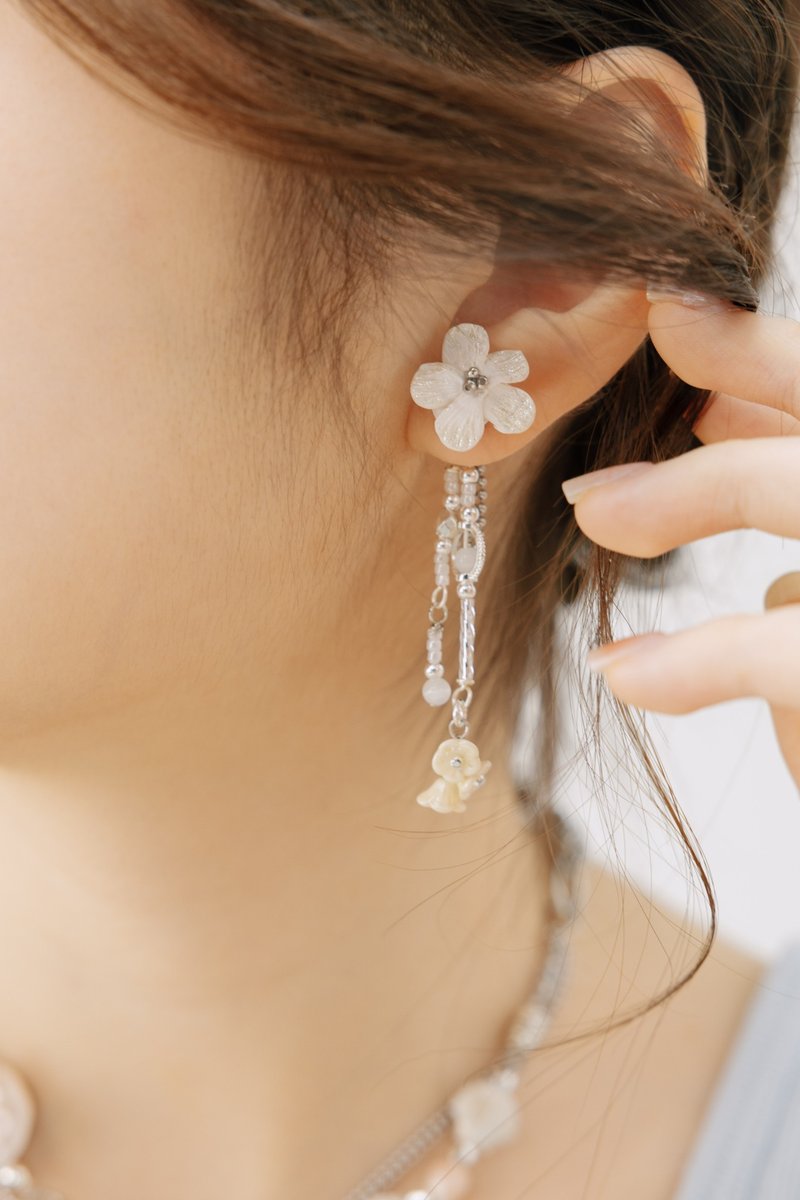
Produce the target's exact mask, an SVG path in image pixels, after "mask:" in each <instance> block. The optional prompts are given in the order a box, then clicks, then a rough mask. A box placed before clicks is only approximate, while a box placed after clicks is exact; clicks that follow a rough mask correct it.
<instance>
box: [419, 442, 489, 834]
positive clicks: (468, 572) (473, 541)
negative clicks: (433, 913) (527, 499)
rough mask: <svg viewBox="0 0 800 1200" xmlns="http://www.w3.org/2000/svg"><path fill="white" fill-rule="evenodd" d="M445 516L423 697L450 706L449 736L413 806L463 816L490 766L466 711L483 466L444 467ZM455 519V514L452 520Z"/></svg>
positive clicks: (481, 551)
mask: <svg viewBox="0 0 800 1200" xmlns="http://www.w3.org/2000/svg"><path fill="white" fill-rule="evenodd" d="M444 488H445V498H444V507H445V513H446V515H445V517H444V519H443V520H442V521H441V522H440V523H439V525H438V526H437V529H436V534H437V541H436V549H435V551H434V589H433V595H432V597H431V605H430V608H429V609H428V620H429V622H430V624H429V626H428V640H427V650H428V663H427V666H426V668H425V682H424V684H423V685H422V695H423V697H424V699H425V700H426V701H427V703H428V704H430V705H432V706H434V707H439V706H441V705H444V704H447V702H448V700H450V701H452V706H453V707H452V718H451V721H450V724H449V726H448V733H449V734H450V736H449V737H448V738H445V740H444V741H443V742H442V743H441V744H440V745H439V746H438V748H437V750H436V753H435V754H434V756H433V759H432V762H431V765H432V766H433V769H434V771H435V772H436V774H437V775H438V776H439V778H438V779H437V780H436V781H435V782H434V783H432V784H431V786H430V787H429V788H426V790H425V791H424V792H421V793H420V794H419V795H418V796H417V803H418V804H420V805H422V806H423V808H432V809H434V810H435V811H436V812H443V813H447V812H465V811H466V805H465V803H464V801H465V800H466V799H467V797H469V796H471V795H472V793H473V792H475V791H476V790H477V789H478V788H479V787H482V786H483V784H484V783H485V781H486V774H487V772H488V771H489V769H490V767H491V765H492V764H491V763H490V762H488V761H484V760H482V759H481V756H480V751H479V750H478V747H477V746H476V745H475V743H474V742H471V741H468V739H467V733H468V732H469V722H468V716H469V706H470V704H471V703H472V695H473V687H474V685H475V597H476V592H477V588H476V584H477V580H478V576H479V575H480V573H481V571H482V570H483V566H484V563H485V561H486V541H485V537H484V526H485V521H486V515H485V514H486V503H485V502H486V477H485V474H484V468H483V467H466V468H464V467H455V466H453V467H447V469H446V470H445V473H444ZM456 514H458V515H457V516H456ZM451 572H452V574H453V576H454V577H455V581H456V594H457V596H458V598H459V602H460V617H459V639H458V642H459V646H458V677H457V679H456V683H457V687H456V688H455V690H454V691H451V688H450V684H449V683H448V682H447V680H446V679H445V678H444V667H443V665H442V642H443V636H444V625H445V621H446V620H447V611H448V610H447V598H448V586H449V583H450V575H451Z"/></svg>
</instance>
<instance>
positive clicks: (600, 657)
mask: <svg viewBox="0 0 800 1200" xmlns="http://www.w3.org/2000/svg"><path fill="white" fill-rule="evenodd" d="M666 636H667V635H666V634H664V633H642V634H639V635H638V636H637V637H632V638H622V640H621V641H619V642H608V643H607V644H606V645H605V646H593V647H592V649H591V650H590V651H589V653H588V654H587V655H586V665H587V667H588V668H589V670H590V671H603V670H605V668H606V667H607V666H609V665H610V664H611V663H612V662H615V661H616V660H617V659H618V658H626V657H629V656H630V655H633V654H635V653H636V651H637V650H640V649H641V650H647V649H650V648H651V647H653V646H654V645H655V643H656V642H661V641H663V640H664V638H665V637H666Z"/></svg>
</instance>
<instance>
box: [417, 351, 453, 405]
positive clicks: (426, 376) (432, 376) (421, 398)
mask: <svg viewBox="0 0 800 1200" xmlns="http://www.w3.org/2000/svg"><path fill="white" fill-rule="evenodd" d="M463 387H464V376H463V375H462V373H461V372H460V371H455V370H454V369H453V368H452V367H448V366H447V365H446V364H445V363H433V362H431V363H423V364H422V366H421V367H418V368H417V371H416V374H415V375H414V378H413V379H412V380H411V395H412V397H413V398H414V401H415V402H416V403H417V404H419V406H420V407H421V408H443V407H444V406H445V404H449V403H450V401H451V400H455V398H456V396H457V395H458V393H459V392H460V391H461V390H462V389H463Z"/></svg>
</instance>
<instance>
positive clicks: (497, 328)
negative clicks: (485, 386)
mask: <svg viewBox="0 0 800 1200" xmlns="http://www.w3.org/2000/svg"><path fill="white" fill-rule="evenodd" d="M648 311H649V305H648V302H647V299H646V296H645V294H644V291H643V290H640V289H636V288H630V287H627V288H625V287H620V286H618V285H598V286H597V287H596V288H595V289H594V291H593V292H592V293H591V294H590V295H589V296H588V297H587V298H586V299H585V300H583V301H582V302H581V303H580V304H578V305H576V306H575V307H573V308H572V309H570V310H569V311H566V312H563V313H556V312H548V311H544V310H541V309H535V308H527V309H521V310H519V311H517V312H516V313H514V314H513V315H511V316H509V317H507V318H506V319H505V320H503V321H499V322H497V321H494V320H493V319H492V314H491V311H488V310H487V312H486V314H485V318H484V319H485V328H486V331H487V333H488V335H489V338H490V339H491V347H492V349H491V352H490V353H497V354H498V361H509V362H510V361H511V359H512V358H513V359H514V360H515V361H516V360H517V357H518V356H519V359H520V360H521V358H522V356H524V358H525V360H526V362H527V363H528V365H529V373H528V374H526V375H525V376H524V378H523V376H522V374H521V373H518V372H515V376H516V377H515V379H514V380H510V379H508V380H505V379H504V380H502V381H501V383H502V387H501V388H500V389H498V391H499V393H500V394H498V395H497V396H496V397H494V398H493V399H492V400H491V402H490V403H489V405H488V408H489V410H490V411H489V414H488V417H487V414H486V413H485V412H484V410H483V407H482V408H481V411H480V413H479V414H478V415H477V416H476V418H475V424H474V426H473V427H472V435H471V436H470V437H469V439H468V440H469V442H470V443H472V448H471V449H469V450H461V451H457V450H455V449H453V450H451V449H449V448H448V447H447V446H446V445H444V444H443V443H442V441H441V440H440V438H439V436H438V435H437V430H436V426H435V421H434V420H432V419H431V418H432V413H433V412H435V411H436V408H437V407H438V408H439V409H440V410H441V409H442V408H443V407H444V406H446V405H448V404H449V405H452V408H453V409H455V408H456V406H460V407H459V410H458V412H456V413H455V417H454V419H455V418H456V417H457V418H459V420H460V418H461V417H462V416H463V415H464V414H463V413H462V411H461V408H463V407H467V408H469V407H470V403H471V401H470V400H463V399H461V398H462V397H465V396H466V397H469V395H470V393H469V392H465V391H463V383H464V380H463V378H462V377H461V376H460V375H459V376H458V377H457V378H456V375H455V374H453V377H452V380H450V378H449V375H448V377H447V378H444V379H440V378H439V377H438V375H437V371H439V372H441V367H437V364H435V363H432V364H427V363H426V364H424V366H420V367H419V368H418V370H417V372H415V373H414V376H413V378H414V379H415V380H416V383H415V384H414V391H415V392H416V395H415V396H413V397H410V398H409V403H408V407H409V413H408V427H407V439H408V443H409V445H411V446H412V448H414V449H416V450H419V451H421V452H423V453H425V454H428V455H431V456H433V457H434V458H438V459H440V460H441V461H442V462H446V463H453V464H455V465H456V466H462V467H466V466H477V465H488V464H490V463H493V462H498V461H499V460H501V459H506V458H509V457H510V456H511V455H512V454H514V453H516V452H517V451H518V450H522V449H524V448H525V447H526V446H528V445H529V444H530V443H531V442H532V441H533V440H534V439H535V438H537V437H538V436H539V434H540V433H542V432H543V431H544V430H545V429H546V428H547V427H548V426H549V425H551V424H552V423H553V422H554V421H556V420H558V419H559V417H561V416H563V415H564V414H565V413H566V412H568V411H569V410H570V409H572V408H575V407H576V406H577V405H579V404H581V403H583V402H584V401H586V400H588V399H589V398H590V397H591V396H592V395H594V394H595V393H596V392H597V391H599V389H600V388H601V387H603V386H604V385H605V384H606V383H608V380H609V379H611V378H612V376H613V375H615V374H616V372H617V371H618V370H619V369H620V367H622V366H623V365H624V363H625V362H626V361H627V360H628V359H629V358H630V356H631V355H632V354H633V353H634V351H635V350H636V349H637V347H638V346H639V345H640V344H641V342H642V341H643V339H644V337H645V336H646V333H647V314H648ZM472 328H475V326H472ZM443 365H444V367H445V368H447V363H444V364H443ZM483 374H484V375H485V374H486V372H485V371H484V372H483ZM434 377H435V379H434ZM429 379H434V382H433V384H432V387H433V391H432V392H430V393H428V394H427V395H426V390H427V389H428V386H429V384H428V380H429ZM448 388H449V390H447V389H448ZM523 393H524V395H523ZM525 395H527V397H529V399H530V402H531V407H530V410H529V412H530V415H531V420H530V423H528V421H527V415H526V412H525V408H524V407H523V406H524V405H525V404H526V401H525V398H524V396H525ZM412 398H413V401H414V402H413V403H412ZM507 401H509V402H510V410H511V411H509V412H507V413H506V412H504V411H502V410H503V409H504V408H505V405H506V402H507ZM426 410H428V411H426ZM444 411H445V412H447V408H446V407H444ZM445 419H446V420H449V417H446V418H445ZM495 419H496V420H497V423H496V424H495V423H494V421H495ZM517 421H518V422H519V424H518V425H516V427H515V422H517ZM440 424H441V422H440ZM523 424H524V426H525V427H524V428H522V425H523ZM501 430H507V432H501ZM476 433H479V440H478V441H477V442H476V443H475V442H474V436H475V434H476Z"/></svg>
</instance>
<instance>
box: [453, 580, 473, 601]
mask: <svg viewBox="0 0 800 1200" xmlns="http://www.w3.org/2000/svg"><path fill="white" fill-rule="evenodd" d="M456 592H457V593H458V598H459V600H471V599H472V598H473V596H475V595H476V594H477V592H476V588H475V584H474V583H472V582H471V580H470V579H468V578H466V577H465V578H464V579H463V581H462V582H460V583H459V585H458V587H457V588H456Z"/></svg>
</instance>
